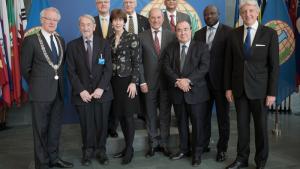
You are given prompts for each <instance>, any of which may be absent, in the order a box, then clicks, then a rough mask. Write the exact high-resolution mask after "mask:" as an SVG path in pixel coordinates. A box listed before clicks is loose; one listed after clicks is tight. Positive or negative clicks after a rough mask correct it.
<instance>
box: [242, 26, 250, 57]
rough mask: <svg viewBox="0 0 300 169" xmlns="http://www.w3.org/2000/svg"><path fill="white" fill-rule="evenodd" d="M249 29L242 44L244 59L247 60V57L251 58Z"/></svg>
mask: <svg viewBox="0 0 300 169" xmlns="http://www.w3.org/2000/svg"><path fill="white" fill-rule="evenodd" d="M250 31H251V27H248V28H247V35H246V39H245V42H244V45H243V46H244V54H245V59H249V57H250V56H251V33H250Z"/></svg>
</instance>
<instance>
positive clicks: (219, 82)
mask: <svg viewBox="0 0 300 169" xmlns="http://www.w3.org/2000/svg"><path fill="white" fill-rule="evenodd" d="M203 15H204V21H205V23H206V26H205V27H203V28H202V29H200V30H199V31H197V32H196V33H195V36H194V39H195V40H198V41H201V42H204V43H206V44H207V45H208V46H209V51H210V65H209V72H208V74H207V76H206V79H207V82H208V89H209V92H210V96H211V98H210V100H209V102H208V112H207V114H206V118H205V119H206V120H205V122H206V125H205V130H204V148H203V152H209V151H210V148H209V147H208V146H209V142H210V136H211V115H212V109H213V105H214V103H215V105H216V112H217V117H218V128H219V141H218V144H217V157H216V161H224V160H225V159H226V151H227V147H228V140H229V127H230V125H229V103H228V101H227V100H226V97H225V90H224V58H225V47H226V40H227V37H228V34H229V32H230V31H231V28H230V27H229V26H227V25H224V24H222V23H220V22H219V15H220V14H219V10H218V8H217V7H216V6H213V5H209V6H207V7H206V8H205V9H204V12H203Z"/></svg>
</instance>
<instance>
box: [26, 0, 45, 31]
mask: <svg viewBox="0 0 300 169" xmlns="http://www.w3.org/2000/svg"><path fill="white" fill-rule="evenodd" d="M47 7H49V2H48V0H32V1H31V7H30V11H29V15H28V25H27V27H26V30H28V29H31V28H33V27H36V26H40V23H41V22H40V12H41V11H42V10H43V9H44V8H47Z"/></svg>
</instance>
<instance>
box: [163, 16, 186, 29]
mask: <svg viewBox="0 0 300 169" xmlns="http://www.w3.org/2000/svg"><path fill="white" fill-rule="evenodd" d="M179 21H187V22H188V23H190V24H191V23H192V22H191V18H190V16H189V15H188V14H185V13H182V12H178V11H177V13H176V23H178V22H179ZM162 27H163V28H164V29H168V30H171V26H170V20H169V18H168V14H167V12H164V22H163V25H162Z"/></svg>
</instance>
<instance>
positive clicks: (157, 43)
mask: <svg viewBox="0 0 300 169" xmlns="http://www.w3.org/2000/svg"><path fill="white" fill-rule="evenodd" d="M158 32H159V31H154V47H155V51H156V53H157V55H158V56H159V54H160V45H159V40H158V37H157V33H158Z"/></svg>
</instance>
